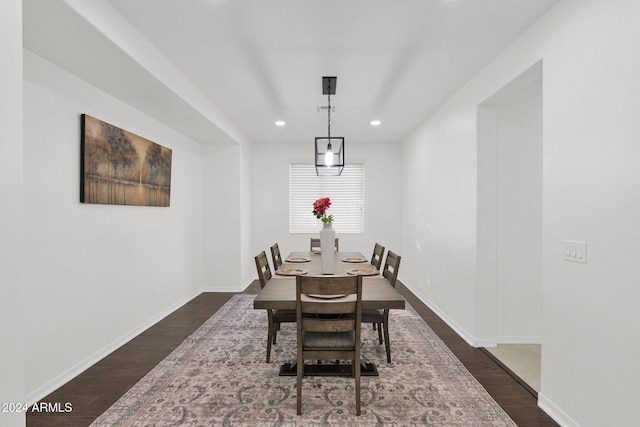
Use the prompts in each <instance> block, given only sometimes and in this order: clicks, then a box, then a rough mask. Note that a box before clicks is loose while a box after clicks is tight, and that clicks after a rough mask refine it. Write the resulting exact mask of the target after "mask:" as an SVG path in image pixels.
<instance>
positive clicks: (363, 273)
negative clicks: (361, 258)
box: [347, 268, 380, 276]
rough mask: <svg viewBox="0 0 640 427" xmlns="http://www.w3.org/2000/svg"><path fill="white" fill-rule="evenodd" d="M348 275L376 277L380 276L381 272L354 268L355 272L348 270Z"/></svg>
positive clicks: (373, 269) (372, 269)
mask: <svg viewBox="0 0 640 427" xmlns="http://www.w3.org/2000/svg"><path fill="white" fill-rule="evenodd" d="M347 274H353V275H360V276H375V275H376V274H380V272H379V271H378V270H376V269H375V268H354V269H353V270H348V271H347Z"/></svg>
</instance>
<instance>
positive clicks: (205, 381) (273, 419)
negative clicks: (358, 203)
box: [92, 295, 515, 427]
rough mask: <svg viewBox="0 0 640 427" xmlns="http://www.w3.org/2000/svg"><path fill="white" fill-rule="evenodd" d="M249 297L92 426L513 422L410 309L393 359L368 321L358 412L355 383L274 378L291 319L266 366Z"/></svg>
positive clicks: (288, 343)
mask: <svg viewBox="0 0 640 427" xmlns="http://www.w3.org/2000/svg"><path fill="white" fill-rule="evenodd" d="M253 299H254V296H253V295H236V296H234V297H233V298H232V299H231V300H230V301H229V302H228V303H227V304H225V305H224V307H222V308H221V309H220V310H219V311H218V312H217V313H216V314H214V315H213V316H212V317H211V318H210V319H209V320H207V321H206V322H205V323H204V324H203V325H202V326H201V327H200V328H199V329H198V330H197V331H195V332H194V333H193V334H192V335H191V336H190V337H188V338H187V339H186V340H185V341H184V342H183V343H182V344H181V345H180V346H179V347H178V348H177V349H176V350H175V351H174V352H173V353H171V354H170V355H169V356H168V357H167V358H166V359H165V360H163V361H162V362H160V363H159V364H158V365H157V366H156V367H155V368H154V369H153V370H152V371H151V372H149V374H147V375H146V376H145V377H144V378H143V379H142V380H140V382H138V383H137V384H136V385H135V386H134V387H132V388H131V389H130V390H129V391H128V392H127V393H126V394H125V395H124V396H123V397H122V398H121V399H120V400H118V401H117V402H116V403H115V404H114V405H113V406H112V407H111V408H109V409H108V410H107V411H106V412H105V413H104V414H102V415H101V416H100V417H99V418H98V419H97V420H96V421H95V422H94V423H93V424H92V426H225V425H228V426H316V425H317V426H320V425H323V426H326V425H331V426H345V427H352V426H374V425H376V426H404V425H419V426H424V425H429V426H447V427H448V426H515V423H514V422H513V421H512V420H511V419H510V418H509V416H508V415H507V414H506V413H505V412H504V411H503V410H502V409H501V408H500V407H499V406H498V404H497V403H496V402H495V401H494V400H493V399H492V398H491V396H489V394H488V393H487V392H486V391H485V390H484V388H482V386H481V385H480V384H479V383H478V382H477V381H476V380H475V378H473V376H472V375H471V374H470V373H469V372H468V371H467V370H466V368H465V367H464V366H463V365H462V364H461V363H460V361H458V359H457V358H456V357H455V356H454V355H453V354H452V353H451V352H450V351H449V349H448V348H447V347H446V346H445V345H444V343H443V342H442V341H441V340H440V339H439V338H438V337H437V336H436V335H435V333H434V332H433V331H432V330H431V329H430V328H429V326H427V324H426V323H425V322H424V321H423V320H422V319H421V318H420V316H418V315H417V314H416V313H415V311H414V310H413V308H412V307H410V306H408V305H407V309H406V310H392V312H391V316H390V327H389V330H390V332H391V351H392V353H391V354H392V359H393V362H392V363H390V364H389V363H387V362H386V354H385V350H384V345H380V344H378V340H377V331H374V330H373V329H372V328H371V325H363V328H362V331H363V332H362V339H363V347H362V355H363V357H365V358H366V359H367V360H368V361H370V362H374V363H375V364H376V365H377V367H378V372H379V374H380V375H379V376H378V377H362V383H361V389H362V415H361V416H359V417H357V416H356V415H355V392H354V382H353V379H351V378H342V377H306V378H304V379H303V390H302V413H303V415H300V416H298V415H296V379H295V377H280V376H278V372H279V369H280V365H281V364H283V363H286V362H291V361H293V360H295V357H296V356H295V351H296V350H295V349H296V332H295V324H285V325H282V329H281V331H280V332H279V333H278V343H277V345H275V346H273V348H272V354H271V363H265V353H266V337H267V315H266V312H265V311H264V310H254V309H253Z"/></svg>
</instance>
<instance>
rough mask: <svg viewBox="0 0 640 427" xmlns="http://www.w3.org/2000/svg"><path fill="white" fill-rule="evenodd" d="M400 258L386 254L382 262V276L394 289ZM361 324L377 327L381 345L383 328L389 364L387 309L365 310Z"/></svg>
mask: <svg viewBox="0 0 640 427" xmlns="http://www.w3.org/2000/svg"><path fill="white" fill-rule="evenodd" d="M401 259H402V257H401V256H400V255H398V254H396V253H395V252H391V251H389V252H388V253H387V260H386V261H385V262H384V268H383V269H382V276H383V277H384V278H385V279H387V281H388V282H389V284H390V285H391V286H393V287H394V288H395V287H396V281H397V279H398V270H399V268H400V260H401ZM362 323H373V324H374V326H375V325H377V329H378V341H379V342H380V344H382V334H383V328H384V345H385V350H386V351H387V362H388V363H391V343H390V342H389V309H384V310H383V309H366V310H363V311H362Z"/></svg>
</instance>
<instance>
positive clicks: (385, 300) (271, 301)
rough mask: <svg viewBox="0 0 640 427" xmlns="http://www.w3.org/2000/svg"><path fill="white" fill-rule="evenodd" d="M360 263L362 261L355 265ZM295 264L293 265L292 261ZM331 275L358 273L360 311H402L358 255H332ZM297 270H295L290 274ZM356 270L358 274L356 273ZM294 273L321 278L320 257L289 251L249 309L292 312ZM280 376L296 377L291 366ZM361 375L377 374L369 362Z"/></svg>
mask: <svg viewBox="0 0 640 427" xmlns="http://www.w3.org/2000/svg"><path fill="white" fill-rule="evenodd" d="M307 260H308V261H307ZM360 260H364V261H362V262H357V261H360ZM293 261H296V262H293ZM333 268H334V271H333V274H334V275H349V274H362V276H363V277H362V308H363V309H399V310H403V309H404V308H405V300H404V298H403V297H402V295H400V293H399V292H398V291H397V290H396V289H395V288H394V287H393V286H391V284H390V283H389V282H388V281H387V279H385V278H384V277H383V276H382V274H380V272H376V273H375V274H372V275H369V274H371V273H373V271H371V270H375V269H374V268H373V266H372V265H371V263H370V262H369V261H368V260H367V259H366V258H365V257H364V255H363V254H362V253H360V252H335V253H334V254H333ZM293 270H299V271H293ZM356 270H359V271H356ZM296 274H309V275H322V257H321V255H320V254H319V253H315V252H310V251H295V252H291V253H290V254H289V255H288V256H287V257H286V258H285V259H284V260H283V263H282V266H280V268H279V269H278V270H276V271H275V272H274V275H273V277H272V278H271V279H270V280H269V281H268V282H267V284H266V285H265V287H264V288H262V289H261V290H260V293H258V295H257V296H256V298H255V299H254V301H253V308H255V309H267V310H279V309H291V310H295V309H296V278H295V276H296ZM344 372H346V371H344V370H343V369H342V370H341V369H340V368H339V367H338V366H334V367H333V368H332V367H331V365H330V366H313V365H312V366H305V375H342V374H344ZM280 375H283V376H288V375H296V369H295V363H293V364H292V363H285V364H284V365H283V366H282V368H281V369H280ZM361 375H377V369H376V367H375V365H374V364H373V363H367V362H362V370H361Z"/></svg>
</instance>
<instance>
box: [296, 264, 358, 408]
mask: <svg viewBox="0 0 640 427" xmlns="http://www.w3.org/2000/svg"><path fill="white" fill-rule="evenodd" d="M361 315H362V276H360V275H356V276H302V275H298V276H296V316H297V330H298V332H297V349H298V350H297V355H298V357H297V412H298V415H301V414H302V377H303V376H304V361H305V360H332V361H333V360H351V376H352V377H354V378H355V389H356V415H360V323H361Z"/></svg>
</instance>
